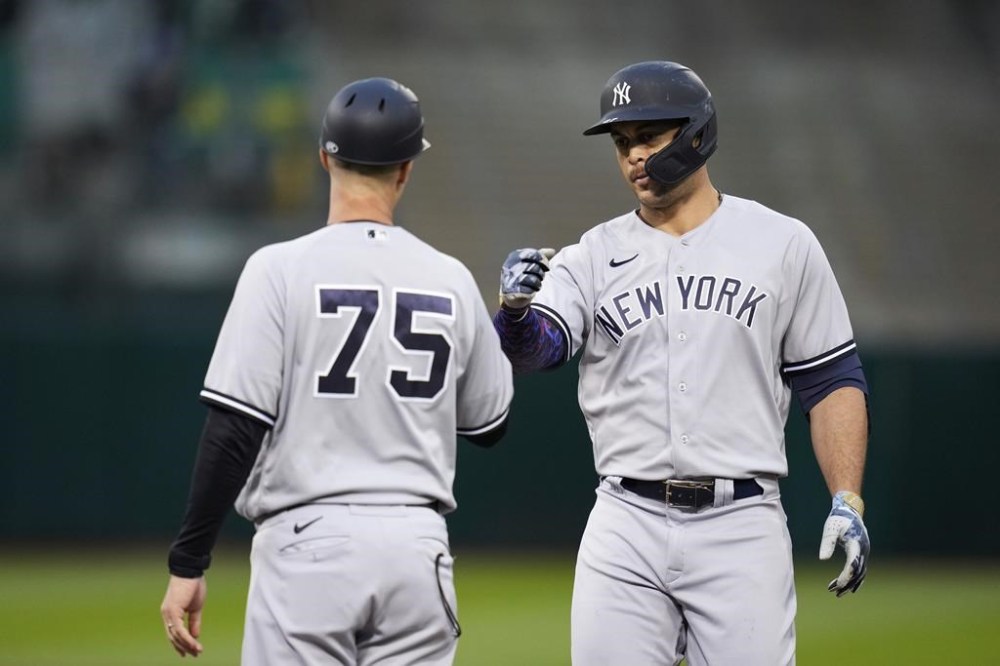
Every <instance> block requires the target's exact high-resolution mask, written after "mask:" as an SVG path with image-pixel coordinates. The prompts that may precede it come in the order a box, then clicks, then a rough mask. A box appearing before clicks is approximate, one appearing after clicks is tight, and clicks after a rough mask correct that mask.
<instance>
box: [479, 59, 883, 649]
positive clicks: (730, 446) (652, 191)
mask: <svg viewBox="0 0 1000 666" xmlns="http://www.w3.org/2000/svg"><path fill="white" fill-rule="evenodd" d="M601 114H602V115H601V119H600V121H599V122H598V123H597V124H596V125H594V126H593V127H591V128H589V129H587V130H586V131H585V132H584V134H586V135H593V134H610V136H611V140H612V142H613V144H614V148H615V152H616V155H617V158H618V164H619V166H620V167H621V171H622V175H623V176H624V177H625V182H626V183H627V184H628V186H629V187H630V188H631V190H632V192H633V193H634V194H635V196H636V198H637V199H638V201H639V205H638V208H637V209H636V210H634V211H630V212H628V213H626V214H624V215H621V216H620V217H616V218H614V219H612V220H609V221H607V222H605V223H603V224H600V225H598V226H597V227H595V228H593V229H591V230H590V231H588V232H587V233H585V234H584V235H583V237H582V238H581V239H580V241H579V243H577V244H575V245H571V246H569V247H566V248H564V249H563V250H562V251H561V252H559V253H558V254H556V255H555V256H554V257H553V250H548V249H542V250H535V249H522V250H517V251H515V252H512V253H511V254H510V256H508V258H507V260H506V262H505V263H504V265H503V270H502V273H501V288H500V296H501V304H502V307H501V309H500V310H499V311H498V312H497V313H496V315H495V316H494V325H495V326H496V328H497V330H498V332H499V333H500V336H501V344H502V346H503V348H504V351H505V352H506V353H507V355H508V356H509V357H510V359H511V361H512V363H513V366H514V371H515V373H523V372H528V371H532V370H539V369H547V368H555V367H557V366H559V365H561V364H563V363H566V362H567V361H568V360H569V359H570V358H572V357H573V356H574V355H576V354H578V353H579V354H580V364H579V370H580V381H579V392H578V393H579V401H580V407H581V409H582V411H583V414H584V416H585V418H586V422H587V426H588V430H589V433H590V436H591V439H592V440H593V449H594V458H595V463H596V468H597V472H598V474H599V475H600V479H601V480H600V484H599V486H598V488H597V493H596V494H597V500H596V503H595V505H594V508H593V511H592V513H591V514H590V518H589V521H588V523H587V527H586V530H585V532H584V535H583V538H582V541H581V544H580V550H579V554H578V558H577V565H576V577H575V582H574V589H573V603H572V622H571V627H572V655H573V663H574V664H576V665H577V666H586V665H594V666H599V665H600V666H606V665H608V664H644V665H646V664H677V663H679V662H680V660H681V659H682V658H685V657H686V659H687V663H688V664H690V665H691V666H698V665H701V664H712V665H713V666H717V665H719V664H740V665H741V666H745V665H747V664H761V665H766V666H774V665H775V664H790V663H793V662H794V659H795V629H794V617H795V603H796V602H795V589H794V586H793V576H792V551H791V542H790V539H789V534H788V530H787V527H786V521H785V514H784V512H783V510H782V506H781V502H780V500H779V491H778V479H779V478H780V477H782V476H784V475H785V474H786V473H787V471H788V466H787V462H786V458H785V451H784V436H783V432H784V425H785V420H786V417H787V415H788V410H789V405H790V402H791V399H792V396H793V395H794V396H795V397H796V398H797V400H798V402H799V404H800V405H801V407H802V409H804V410H805V412H806V413H807V414H808V416H809V418H810V427H811V437H812V440H813V446H814V449H815V453H816V457H817V460H818V462H819V465H820V468H821V470H822V473H823V475H824V477H825V480H826V483H827V485H828V486H829V490H830V491H831V494H832V495H833V507H832V510H831V512H830V516H829V517H828V518H827V520H826V523H825V526H824V529H823V536H822V540H821V546H820V557H821V558H822V559H826V558H829V557H830V556H831V554H832V552H833V550H834V546H835V544H840V545H841V546H842V547H843V548H844V549H845V551H846V555H847V563H846V566H845V567H844V569H843V571H842V572H841V573H840V575H839V576H837V578H836V579H834V581H833V582H832V583H830V588H829V589H830V590H832V591H834V592H836V594H837V596H840V595H841V594H843V593H845V592H848V591H850V592H854V591H856V590H857V589H858V587H859V586H860V585H861V583H862V581H863V580H864V577H865V571H866V565H867V559H868V549H869V544H868V535H867V532H866V530H865V526H864V523H863V522H862V514H863V512H864V504H863V502H862V500H861V497H860V492H861V480H862V471H863V467H864V459H865V450H866V446H867V432H868V426H867V423H868V421H867V406H866V395H867V385H866V382H865V377H864V374H863V372H862V369H861V363H860V361H859V358H858V354H857V351H856V348H855V343H854V340H853V334H852V331H851V325H850V322H849V320H848V314H847V308H846V306H845V304H844V299H843V297H842V296H841V292H840V289H839V288H838V286H837V282H836V279H835V278H834V275H833V272H832V271H831V268H830V265H829V263H828V262H827V259H826V257H825V256H824V253H823V250H822V248H821V247H820V245H819V243H818V242H817V240H816V237H815V236H814V235H813V234H812V232H811V231H810V230H809V229H808V228H807V227H806V226H805V225H804V224H802V223H801V222H799V221H797V220H794V219H792V218H790V217H786V216H784V215H781V214H779V213H776V212H775V211H772V210H769V209H768V208H766V207H764V206H762V205H761V204H759V203H756V202H754V201H749V200H746V199H741V198H738V197H735V196H732V195H728V194H727V195H723V194H721V193H720V192H719V191H718V190H716V188H715V187H714V186H713V185H712V183H711V181H710V180H709V176H708V171H707V167H706V166H705V163H706V161H707V160H708V158H709V157H710V156H711V155H712V153H713V152H714V151H715V148H716V136H717V132H716V115H715V108H714V106H713V102H712V98H711V95H710V94H709V91H708V89H707V88H706V87H705V85H704V84H703V83H702V81H701V80H700V79H699V78H698V77H697V76H696V75H695V74H694V72H692V71H691V70H690V69H688V68H687V67H684V66H682V65H678V64H676V63H671V62H641V63H637V64H633V65H630V66H628V67H625V68H624V69H622V70H620V71H619V72H617V73H616V74H614V76H612V77H611V79H610V80H609V81H608V82H607V85H606V86H605V88H604V91H603V93H602V95H601ZM550 259H551V262H550Z"/></svg>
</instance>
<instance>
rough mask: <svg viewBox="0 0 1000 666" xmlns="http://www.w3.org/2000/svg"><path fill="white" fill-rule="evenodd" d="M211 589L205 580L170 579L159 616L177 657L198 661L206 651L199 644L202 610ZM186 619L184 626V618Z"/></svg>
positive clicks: (175, 577) (173, 577) (174, 577)
mask: <svg viewBox="0 0 1000 666" xmlns="http://www.w3.org/2000/svg"><path fill="white" fill-rule="evenodd" d="M207 592H208V587H207V586H206V584H205V577H204V576H202V577H201V578H181V577H180V576H170V582H169V583H168V584H167V594H166V595H165V596H164V597H163V603H162V604H161V605H160V616H161V617H162V618H163V624H164V628H165V629H166V630H167V638H169V639H170V644H171V645H173V646H174V649H175V650H177V654H179V655H180V656H182V657H184V656H187V655H191V656H192V657H197V656H198V655H199V654H201V652H202V650H204V648H203V647H202V646H201V643H199V642H198V636H199V635H201V609H202V607H204V605H205V595H206V594H207ZM185 615H187V621H186V622H185V618H184V616H185Z"/></svg>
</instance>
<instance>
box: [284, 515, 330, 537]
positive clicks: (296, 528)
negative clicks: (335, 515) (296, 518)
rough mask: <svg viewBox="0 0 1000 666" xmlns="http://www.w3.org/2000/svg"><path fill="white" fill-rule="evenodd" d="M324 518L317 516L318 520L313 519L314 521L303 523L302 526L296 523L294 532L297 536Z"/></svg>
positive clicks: (293, 528)
mask: <svg viewBox="0 0 1000 666" xmlns="http://www.w3.org/2000/svg"><path fill="white" fill-rule="evenodd" d="M322 518H323V516H317V517H316V518H313V519H312V520H310V521H309V522H308V523H302V524H301V525H299V524H298V523H295V526H294V527H292V531H293V532H295V533H296V534H298V533H299V532H301V531H302V530H304V529H305V528H307V527H309V526H310V525H312V524H313V523H315V522H316V521H317V520H321V519H322Z"/></svg>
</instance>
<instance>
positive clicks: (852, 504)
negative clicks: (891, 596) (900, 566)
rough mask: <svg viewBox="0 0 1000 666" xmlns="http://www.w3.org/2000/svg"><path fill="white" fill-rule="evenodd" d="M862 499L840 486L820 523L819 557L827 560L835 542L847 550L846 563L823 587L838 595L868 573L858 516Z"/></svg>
mask: <svg viewBox="0 0 1000 666" xmlns="http://www.w3.org/2000/svg"><path fill="white" fill-rule="evenodd" d="M864 510H865V503H864V502H863V501H862V500H861V497H859V496H858V495H857V494H856V493H852V492H848V491H846V490H841V491H840V492H838V493H837V494H836V495H834V496H833V508H832V509H830V515H829V516H828V517H827V519H826V523H825V524H824V525H823V538H822V540H821V541H820V544H819V559H821V560H828V559H830V556H831V555H833V550H834V548H835V547H836V545H837V544H840V546H841V547H842V548H843V549H844V552H845V553H846V554H847V563H846V564H845V565H844V570H843V571H841V572H840V575H839V576H837V578H835V579H833V580H832V581H830V585H829V586H828V587H827V588H826V589H828V590H829V591H831V592H836V593H837V596H838V597H839V596H842V595H844V594H846V593H847V592H857V591H858V588H859V587H861V583H863V582H865V575H866V574H867V573H868V551H869V550H870V549H871V544H870V543H869V541H868V530H867V529H865V523H864V521H863V520H861V514H862V513H864Z"/></svg>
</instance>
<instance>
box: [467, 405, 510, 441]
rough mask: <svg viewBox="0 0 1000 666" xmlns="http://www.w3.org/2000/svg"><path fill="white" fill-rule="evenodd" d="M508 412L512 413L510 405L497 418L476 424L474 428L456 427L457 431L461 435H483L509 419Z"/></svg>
mask: <svg viewBox="0 0 1000 666" xmlns="http://www.w3.org/2000/svg"><path fill="white" fill-rule="evenodd" d="M508 414H510V407H508V408H507V409H505V410H503V412H501V414H500V416H498V417H496V418H495V419H493V420H492V421H490V422H489V423H487V424H485V425H481V426H475V427H472V428H456V432H457V433H458V434H459V435H481V434H483V433H484V432H489V431H490V430H493V429H494V428H496V427H497V426H498V425H500V424H501V423H503V422H504V421H505V420H506V419H507V415H508Z"/></svg>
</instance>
